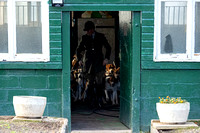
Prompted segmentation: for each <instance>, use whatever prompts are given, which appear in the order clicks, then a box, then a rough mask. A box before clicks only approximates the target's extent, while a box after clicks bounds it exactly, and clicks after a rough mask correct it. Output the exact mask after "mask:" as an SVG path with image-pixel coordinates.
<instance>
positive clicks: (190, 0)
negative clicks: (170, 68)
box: [154, 0, 200, 62]
mask: <svg viewBox="0 0 200 133" xmlns="http://www.w3.org/2000/svg"><path fill="white" fill-rule="evenodd" d="M161 2H187V33H186V54H161V50H160V43H161V42H160V41H161V39H160V36H161ZM195 2H200V0H155V11H154V61H155V62H162V61H168V62H200V53H198V54H199V55H197V54H195V56H194V47H195V46H194V45H195V40H194V37H195V24H194V22H195Z"/></svg>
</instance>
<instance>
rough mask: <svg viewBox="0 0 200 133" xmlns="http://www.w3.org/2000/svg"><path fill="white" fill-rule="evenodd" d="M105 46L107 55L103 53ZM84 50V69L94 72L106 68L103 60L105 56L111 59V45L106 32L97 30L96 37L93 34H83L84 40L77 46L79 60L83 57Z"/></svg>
mask: <svg viewBox="0 0 200 133" xmlns="http://www.w3.org/2000/svg"><path fill="white" fill-rule="evenodd" d="M103 46H104V47H105V49H106V53H105V57H104V55H103V53H102V48H103ZM82 51H84V52H85V53H84V56H83V66H84V68H83V71H84V72H87V73H94V72H100V71H102V70H104V69H105V66H103V60H104V59H105V58H107V59H110V53H111V47H110V45H109V44H108V41H107V39H106V37H105V36H104V34H101V33H98V32H96V31H95V36H94V39H93V38H92V36H88V35H83V36H82V41H81V43H80V45H79V46H78V48H77V58H78V61H80V60H81V58H82V54H81V52H82Z"/></svg>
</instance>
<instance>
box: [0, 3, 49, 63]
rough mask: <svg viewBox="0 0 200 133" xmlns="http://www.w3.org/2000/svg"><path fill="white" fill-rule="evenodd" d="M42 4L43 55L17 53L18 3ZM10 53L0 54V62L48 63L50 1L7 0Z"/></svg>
mask: <svg viewBox="0 0 200 133" xmlns="http://www.w3.org/2000/svg"><path fill="white" fill-rule="evenodd" d="M20 1H21V2H33V1H36V2H41V23H42V53H41V54H35V53H30V54H29V53H22V54H21V53H20V54H18V53H17V48H16V6H15V4H16V2H20ZM7 13H8V14H7V16H8V53H0V61H23V62H47V61H49V60H50V55H49V53H50V52H49V5H48V0H7Z"/></svg>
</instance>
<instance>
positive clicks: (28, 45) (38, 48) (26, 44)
mask: <svg viewBox="0 0 200 133" xmlns="http://www.w3.org/2000/svg"><path fill="white" fill-rule="evenodd" d="M16 36H17V53H42V24H41V3H40V2H16Z"/></svg>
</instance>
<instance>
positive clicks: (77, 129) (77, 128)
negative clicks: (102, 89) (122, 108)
mask: <svg viewBox="0 0 200 133" xmlns="http://www.w3.org/2000/svg"><path fill="white" fill-rule="evenodd" d="M87 114H88V115H87ZM100 114H107V116H104V115H100ZM109 115H110V116H118V115H119V112H116V111H106V110H99V111H98V113H90V112H82V114H81V113H80V112H73V111H72V115H71V116H72V117H71V120H72V131H71V133H131V130H130V129H128V128H127V127H126V126H125V125H123V124H122V123H121V122H120V120H119V118H118V117H110V116H109Z"/></svg>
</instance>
